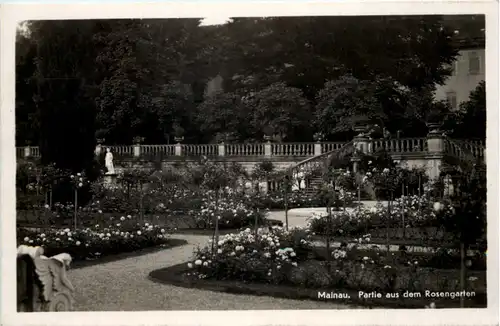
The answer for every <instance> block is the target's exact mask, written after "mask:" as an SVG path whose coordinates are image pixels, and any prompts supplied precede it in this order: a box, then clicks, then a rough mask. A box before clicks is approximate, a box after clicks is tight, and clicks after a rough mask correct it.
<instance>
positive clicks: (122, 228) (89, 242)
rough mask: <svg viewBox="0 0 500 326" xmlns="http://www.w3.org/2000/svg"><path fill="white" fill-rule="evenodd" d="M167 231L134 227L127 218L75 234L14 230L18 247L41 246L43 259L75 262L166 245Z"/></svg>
mask: <svg viewBox="0 0 500 326" xmlns="http://www.w3.org/2000/svg"><path fill="white" fill-rule="evenodd" d="M168 239H169V230H167V229H165V228H162V227H160V226H159V225H154V224H152V223H148V222H146V223H137V222H136V220H135V218H133V217H132V216H131V215H127V216H121V217H111V218H109V219H108V220H107V223H105V224H102V225H101V224H95V225H94V226H92V227H86V228H80V229H77V230H71V229H69V228H66V229H48V230H44V231H40V232H38V231H32V230H30V229H24V228H19V229H18V230H17V240H18V245H21V244H25V245H29V246H41V247H43V248H44V249H45V252H46V254H47V255H55V254H58V253H61V252H66V253H69V254H70V255H71V256H72V257H73V259H75V260H88V259H95V258H99V257H102V256H106V255H111V254H117V253H121V252H131V251H135V250H138V249H142V248H146V247H151V246H156V245H162V244H167V242H168Z"/></svg>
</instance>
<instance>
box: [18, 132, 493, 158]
mask: <svg viewBox="0 0 500 326" xmlns="http://www.w3.org/2000/svg"><path fill="white" fill-rule="evenodd" d="M347 143H348V142H309V143H271V142H267V143H247V144H224V143H220V144H173V145H144V144H136V145H111V146H107V145H100V144H99V145H97V146H96V150H95V152H96V155H100V154H101V153H103V152H104V151H105V148H109V149H110V150H111V152H112V153H113V155H115V156H116V157H122V158H127V157H130V158H132V157H152V156H153V157H154V156H162V157H169V156H184V157H201V156H207V157H214V156H218V157H221V156H228V157H260V156H264V157H301V158H308V157H314V156H319V155H322V154H324V153H327V152H332V151H335V150H338V149H340V148H341V147H343V146H344V145H345V144H347ZM440 144H442V146H441V145H440ZM354 145H355V148H357V149H358V150H360V151H362V152H364V153H373V152H377V151H379V150H385V151H387V152H389V153H391V154H401V155H405V154H409V153H414V154H418V153H420V154H424V153H429V152H433V153H435V152H436V150H437V151H438V152H443V154H444V153H448V154H452V155H463V154H460V153H462V152H463V151H464V149H466V151H467V152H468V153H472V155H473V156H474V157H476V158H478V157H484V149H485V146H484V143H483V142H480V141H463V140H460V141H459V140H455V141H453V143H450V142H445V138H444V137H437V138H436V137H427V138H397V139H374V140H372V139H368V138H363V137H358V138H356V139H355V140H354ZM429 145H430V146H429ZM436 146H438V147H436ZM16 155H17V157H18V158H37V157H40V150H39V148H38V147H36V146H26V147H17V148H16Z"/></svg>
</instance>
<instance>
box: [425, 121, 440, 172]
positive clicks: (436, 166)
mask: <svg viewBox="0 0 500 326" xmlns="http://www.w3.org/2000/svg"><path fill="white" fill-rule="evenodd" d="M441 126H442V124H440V123H429V124H427V127H428V128H429V133H428V134H427V148H428V153H427V157H426V159H427V164H428V167H429V169H428V173H429V178H431V179H436V178H437V177H439V173H440V172H441V164H442V161H443V157H444V136H443V132H442V131H441V129H440V128H441Z"/></svg>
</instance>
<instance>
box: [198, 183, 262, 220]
mask: <svg viewBox="0 0 500 326" xmlns="http://www.w3.org/2000/svg"><path fill="white" fill-rule="evenodd" d="M191 214H193V215H194V216H195V219H196V224H197V227H199V228H203V229H211V228H213V227H214V226H215V217H217V218H218V219H219V228H221V229H237V228H241V227H246V226H250V225H255V223H256V222H257V224H258V225H263V224H264V223H265V221H266V211H265V210H259V209H255V208H251V207H249V206H248V204H247V202H245V201H244V200H242V199H241V197H239V196H238V195H237V194H235V193H233V192H231V191H230V190H228V191H227V192H225V193H223V195H222V196H220V198H219V199H218V200H216V198H215V191H207V192H206V193H205V196H204V197H203V198H202V205H201V207H200V209H199V210H192V212H191Z"/></svg>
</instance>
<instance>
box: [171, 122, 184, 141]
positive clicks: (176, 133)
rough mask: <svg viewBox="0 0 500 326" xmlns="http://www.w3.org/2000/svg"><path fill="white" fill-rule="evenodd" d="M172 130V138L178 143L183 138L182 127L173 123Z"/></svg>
mask: <svg viewBox="0 0 500 326" xmlns="http://www.w3.org/2000/svg"><path fill="white" fill-rule="evenodd" d="M172 129H173V130H174V140H175V141H176V142H177V143H180V142H181V141H183V140H184V132H185V131H184V128H182V127H181V126H180V125H179V124H178V123H175V124H174V125H173V127H172Z"/></svg>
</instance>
